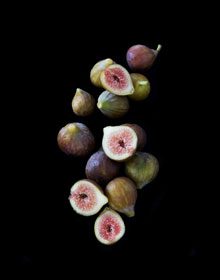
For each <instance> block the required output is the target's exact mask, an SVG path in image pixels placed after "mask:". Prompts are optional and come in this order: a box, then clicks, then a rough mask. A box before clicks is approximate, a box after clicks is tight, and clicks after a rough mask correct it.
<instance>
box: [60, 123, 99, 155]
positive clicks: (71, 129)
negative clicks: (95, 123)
mask: <svg viewBox="0 0 220 280" xmlns="http://www.w3.org/2000/svg"><path fill="white" fill-rule="evenodd" d="M57 142H58V146H59V148H60V149H61V150H62V151H63V152H64V153H66V154H67V155H72V156H76V157H79V156H87V155H89V154H90V153H91V152H92V151H93V150H94V148H95V138H94V136H93V134H92V132H91V131H90V129H89V128H88V127H87V126H86V125H84V124H83V123H69V124H67V125H66V126H64V127H63V128H61V129H60V131H59V133H58V135H57Z"/></svg>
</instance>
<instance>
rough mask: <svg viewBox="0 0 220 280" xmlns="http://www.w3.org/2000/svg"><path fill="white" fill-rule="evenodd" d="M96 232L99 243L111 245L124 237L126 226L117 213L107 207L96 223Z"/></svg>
mask: <svg viewBox="0 0 220 280" xmlns="http://www.w3.org/2000/svg"><path fill="white" fill-rule="evenodd" d="M94 232H95V236H96V238H97V240H98V241H99V242H101V243H102V244H105V245H111V244H114V243H116V242H117V241H119V240H120V239H121V238H122V237H123V235H124V234H125V224H124V221H123V220H122V218H121V216H120V215H119V214H118V213H117V212H115V211H114V210H112V209H110V208H108V207H106V208H105V209H104V210H103V212H102V213H101V214H100V215H99V216H98V218H97V219H96V221H95V225H94Z"/></svg>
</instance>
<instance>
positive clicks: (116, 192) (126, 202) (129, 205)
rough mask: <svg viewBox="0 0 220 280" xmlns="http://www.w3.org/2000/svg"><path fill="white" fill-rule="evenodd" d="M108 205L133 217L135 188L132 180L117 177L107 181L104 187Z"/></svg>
mask: <svg viewBox="0 0 220 280" xmlns="http://www.w3.org/2000/svg"><path fill="white" fill-rule="evenodd" d="M105 193H106V195H107V197H108V202H109V205H110V206H111V208H112V209H114V210H116V211H118V212H120V213H123V214H125V215H127V216H128V217H133V216H134V215H135V209H134V207H135V203H136V200H137V188H136V186H135V184H134V182H133V181H131V180H130V179H129V178H126V177H118V178H115V179H113V180H112V181H111V182H109V183H108V185H107V186H106V189H105Z"/></svg>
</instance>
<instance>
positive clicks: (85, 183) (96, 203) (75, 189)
mask: <svg viewBox="0 0 220 280" xmlns="http://www.w3.org/2000/svg"><path fill="white" fill-rule="evenodd" d="M69 201H70V204H71V206H72V207H73V209H74V210H75V211H76V212H77V213H78V214H81V215H83V216H91V215H94V214H96V213H98V212H99V210H100V209H101V208H102V206H103V205H105V204H106V203H107V202H108V198H107V197H106V196H105V195H104V194H103V191H102V189H101V188H100V187H99V185H97V184H96V183H95V182H93V181H92V180H87V179H83V180H79V181H78V182H76V183H75V184H74V185H73V186H72V188H71V191H70V196H69Z"/></svg>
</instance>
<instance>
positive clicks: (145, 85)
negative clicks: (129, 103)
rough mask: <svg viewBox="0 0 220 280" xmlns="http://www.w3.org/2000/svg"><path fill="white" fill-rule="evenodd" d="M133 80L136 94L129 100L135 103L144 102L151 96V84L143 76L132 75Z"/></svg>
mask: <svg viewBox="0 0 220 280" xmlns="http://www.w3.org/2000/svg"><path fill="white" fill-rule="evenodd" d="M131 79H132V82H133V85H134V93H133V94H132V95H129V98H130V99H132V100H134V101H142V100H144V99H146V98H147V97H148V96H149V94H150V90H151V87H150V82H149V80H148V79H147V77H145V76H144V75H142V74H139V73H131Z"/></svg>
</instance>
